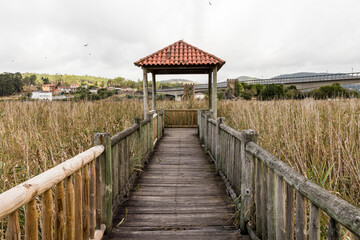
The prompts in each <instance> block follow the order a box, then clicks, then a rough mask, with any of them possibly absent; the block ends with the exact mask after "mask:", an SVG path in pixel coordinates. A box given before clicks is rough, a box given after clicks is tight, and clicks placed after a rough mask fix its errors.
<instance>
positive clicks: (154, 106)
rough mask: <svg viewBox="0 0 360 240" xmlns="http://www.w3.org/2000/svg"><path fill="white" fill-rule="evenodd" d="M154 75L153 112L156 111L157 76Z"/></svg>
mask: <svg viewBox="0 0 360 240" xmlns="http://www.w3.org/2000/svg"><path fill="white" fill-rule="evenodd" d="M151 75H152V110H156V75H155V73H154V72H152V73H151Z"/></svg>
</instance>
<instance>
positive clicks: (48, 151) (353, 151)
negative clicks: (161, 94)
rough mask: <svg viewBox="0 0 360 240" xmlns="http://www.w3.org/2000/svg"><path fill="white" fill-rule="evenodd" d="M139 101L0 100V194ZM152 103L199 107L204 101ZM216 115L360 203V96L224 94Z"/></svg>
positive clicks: (114, 123)
mask: <svg viewBox="0 0 360 240" xmlns="http://www.w3.org/2000/svg"><path fill="white" fill-rule="evenodd" d="M142 104H143V102H142V100H124V101H112V100H103V101H96V102H52V103H50V102H14V101H12V102H0V193H1V192H3V191H6V190H8V189H10V188H11V187H14V186H15V185H17V184H19V183H20V182H23V181H25V180H27V179H29V178H31V177H33V176H35V175H37V174H39V173H40V172H43V171H45V170H46V169H49V168H51V167H52V166H54V165H56V164H58V163H60V162H62V161H64V160H67V159H69V158H71V157H72V156H74V155H76V154H78V153H80V152H82V151H84V150H86V149H88V148H89V147H91V146H92V145H93V141H94V140H93V138H94V134H95V133H96V132H109V133H110V134H115V133H116V132H119V131H121V130H123V129H124V128H126V127H128V126H130V125H131V124H132V123H133V118H135V117H142V116H143V106H142ZM157 105H158V108H159V109H161V108H162V109H183V108H184V109H198V108H201V109H204V108H206V107H207V102H206V101H189V102H174V101H158V103H157ZM218 116H224V117H225V118H226V124H227V125H229V126H231V127H233V128H235V129H237V130H243V129H249V128H251V129H256V130H257V131H258V132H259V144H260V145H261V146H263V147H264V148H265V149H267V150H268V151H270V152H271V153H273V154H274V155H275V156H277V157H279V158H280V159H281V160H283V161H285V162H286V163H288V164H289V165H290V166H292V167H294V168H295V169H297V170H298V171H299V172H300V173H302V174H303V175H305V176H306V177H308V178H309V179H311V180H312V181H314V182H316V183H318V184H319V185H321V186H323V187H324V188H326V189H328V190H330V191H331V192H333V193H334V194H336V195H339V196H340V197H342V198H343V199H345V200H347V201H349V202H351V203H353V204H354V205H357V206H360V197H359V189H360V175H359V173H360V100H357V99H351V100H343V99H341V100H322V101H315V100H301V101H296V100H283V101H226V100H225V101H220V102H219V103H218ZM0 233H1V230H0ZM0 235H2V234H0Z"/></svg>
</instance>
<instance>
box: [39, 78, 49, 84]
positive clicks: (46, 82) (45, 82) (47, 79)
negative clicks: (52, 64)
mask: <svg viewBox="0 0 360 240" xmlns="http://www.w3.org/2000/svg"><path fill="white" fill-rule="evenodd" d="M41 80H42V81H43V84H49V83H50V81H49V78H47V77H41Z"/></svg>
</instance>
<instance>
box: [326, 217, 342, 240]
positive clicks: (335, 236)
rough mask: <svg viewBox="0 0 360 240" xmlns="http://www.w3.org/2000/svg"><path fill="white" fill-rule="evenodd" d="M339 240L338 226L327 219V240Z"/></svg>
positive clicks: (333, 221)
mask: <svg viewBox="0 0 360 240" xmlns="http://www.w3.org/2000/svg"><path fill="white" fill-rule="evenodd" d="M339 239H340V224H339V223H337V222H336V221H335V219H333V218H330V219H329V230H328V240H339Z"/></svg>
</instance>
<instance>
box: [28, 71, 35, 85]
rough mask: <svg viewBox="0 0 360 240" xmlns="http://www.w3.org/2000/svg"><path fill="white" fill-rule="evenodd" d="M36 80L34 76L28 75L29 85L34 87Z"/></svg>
mask: <svg viewBox="0 0 360 240" xmlns="http://www.w3.org/2000/svg"><path fill="white" fill-rule="evenodd" d="M36 79H37V77H36V75H35V74H32V75H30V77H29V80H30V85H34V84H35V83H36Z"/></svg>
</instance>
